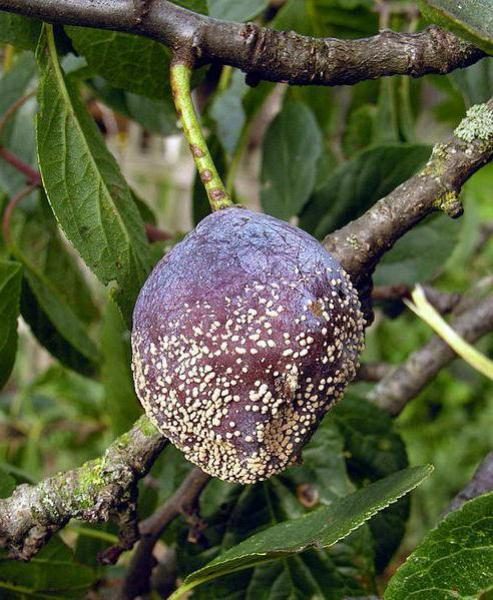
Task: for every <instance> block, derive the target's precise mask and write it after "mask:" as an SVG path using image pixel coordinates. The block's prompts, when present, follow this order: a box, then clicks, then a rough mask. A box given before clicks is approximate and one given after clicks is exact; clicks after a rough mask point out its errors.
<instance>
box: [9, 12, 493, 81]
mask: <svg viewBox="0 0 493 600" xmlns="http://www.w3.org/2000/svg"><path fill="white" fill-rule="evenodd" d="M0 10H5V11H10V12H14V13H18V14H22V15H26V16H29V17H35V18H38V19H41V20H44V21H49V22H52V23H57V24H61V25H67V24H68V25H81V26H87V27H96V28H101V29H113V30H116V31H123V32H127V33H135V34H139V35H143V36H146V37H149V38H152V39H155V40H157V41H159V42H162V43H163V44H165V45H166V46H168V47H170V48H171V49H172V50H174V51H175V52H177V51H178V52H179V51H183V50H185V49H187V50H189V49H193V50H194V52H195V55H196V58H197V59H199V61H200V62H201V63H207V62H215V61H217V62H220V63H222V64H227V65H231V66H233V67H237V68H239V69H242V70H243V71H245V72H246V73H249V74H251V75H252V76H253V77H254V78H255V79H265V80H268V81H282V82H286V83H290V84H296V85H351V84H354V83H357V82H358V81H362V80H366V79H376V78H378V77H382V76H386V75H411V76H412V77H421V76H422V75H426V74H427V73H449V72H450V71H453V70H454V69H457V68H461V67H466V66H468V65H471V64H473V63H475V62H477V61H478V60H480V59H481V58H482V57H484V56H485V53H484V52H483V51H482V50H480V49H478V48H476V47H475V46H473V45H472V44H470V43H468V42H465V41H463V40H461V39H459V38H457V37H456V36H455V35H454V34H452V33H450V32H448V31H445V30H443V29H440V28H439V27H434V26H432V27H429V28H427V29H426V30H424V31H423V32H421V33H416V34H404V33H395V32H392V31H387V30H385V31H382V32H381V33H379V34H378V35H375V36H374V37H371V38H366V39H360V40H338V39H334V38H321V39H316V38H312V37H308V36H303V35H299V34H297V33H294V32H283V31H275V30H272V29H268V28H264V27H259V26H257V25H255V24H253V23H246V24H240V23H231V22H229V21H221V20H218V19H211V18H210V17H206V16H203V15H199V14H196V13H193V12H190V11H188V10H186V9H184V8H182V7H180V6H177V5H176V4H173V3H172V2H168V1H166V0H145V1H144V0H141V1H140V2H136V1H135V0H99V1H98V2H87V1H86V0H37V1H36V2H32V0H0Z"/></svg>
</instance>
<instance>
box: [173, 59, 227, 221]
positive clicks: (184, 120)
mask: <svg viewBox="0 0 493 600" xmlns="http://www.w3.org/2000/svg"><path fill="white" fill-rule="evenodd" d="M191 75H192V68H191V67H190V66H189V65H188V64H186V63H183V62H179V61H176V62H173V63H172V65H171V69H170V78H171V91H172V93H173V100H174V102H175V107H176V112H177V114H178V117H179V118H180V120H181V124H182V127H183V132H184V134H185V137H186V138H187V141H188V144H189V146H190V150H191V152H192V156H193V159H194V161H195V165H196V166H197V170H198V172H199V175H200V179H201V180H202V183H203V184H204V187H205V191H206V192H207V197H208V198H209V203H210V205H211V208H212V210H221V209H222V208H227V207H229V206H233V202H232V201H231V198H230V196H229V194H228V192H227V191H226V188H225V187H224V184H223V182H222V180H221V178H220V177H219V173H218V172H217V169H216V166H215V165H214V161H213V160H212V156H211V154H210V152H209V148H208V147H207V142H206V141H205V138H204V134H203V133H202V128H201V126H200V122H199V119H198V117H197V113H196V112H195V108H194V106H193V102H192V94H191V90H190V78H191Z"/></svg>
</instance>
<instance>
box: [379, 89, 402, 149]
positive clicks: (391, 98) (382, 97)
mask: <svg viewBox="0 0 493 600" xmlns="http://www.w3.org/2000/svg"><path fill="white" fill-rule="evenodd" d="M397 83H398V80H397V79H393V78H392V77H383V78H382V79H381V80H380V82H379V87H380V93H379V95H378V102H377V106H376V113H375V121H374V127H373V143H374V144H390V143H394V142H399V137H400V136H399V120H398V115H397V99H396V84H397Z"/></svg>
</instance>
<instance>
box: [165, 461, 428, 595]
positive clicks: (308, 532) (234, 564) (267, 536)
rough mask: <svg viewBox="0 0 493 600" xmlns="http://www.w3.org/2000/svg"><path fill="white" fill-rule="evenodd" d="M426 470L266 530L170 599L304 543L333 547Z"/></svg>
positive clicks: (409, 472) (299, 548) (198, 574)
mask: <svg viewBox="0 0 493 600" xmlns="http://www.w3.org/2000/svg"><path fill="white" fill-rule="evenodd" d="M430 473H431V467H429V466H428V467H415V468H411V469H406V470H403V471H399V472H397V473H394V474H392V475H390V476H389V477H386V478H385V479H382V480H380V481H378V482H376V483H372V484H371V485H369V486H368V487H365V488H363V489H360V490H358V491H356V492H354V493H353V494H350V495H349V496H346V497H345V498H339V499H336V500H334V501H333V502H332V503H331V504H330V505H329V506H323V507H321V508H318V509H316V510H314V511H313V512H311V513H309V514H306V515H304V516H303V517H300V518H299V519H295V520H292V521H288V522H286V523H280V524H278V525H274V526H273V527H270V528H268V529H265V530H264V531H261V532H260V533H257V534H256V535H253V536H252V537H250V538H248V539H246V540H245V541H244V542H241V543H240V544H238V545H237V546H235V547H234V548H231V549H230V550H227V551H226V552H224V553H223V554H221V555H220V556H218V557H217V558H215V559H214V560H213V561H211V562H210V563H209V564H208V565H207V566H205V567H203V568H202V569H199V570H198V571H196V572H195V573H192V574H191V575H189V576H188V577H187V578H186V579H185V581H184V583H183V585H182V586H181V587H180V588H179V589H178V590H177V591H176V592H175V593H174V594H173V596H172V598H173V600H174V599H176V598H180V596H182V595H183V594H184V593H185V592H186V591H188V590H190V589H193V588H194V587H196V586H197V585H199V584H201V583H203V582H205V581H210V580H212V579H216V578H218V577H221V576H222V575H225V574H227V573H231V572H234V571H240V570H243V569H246V568H249V567H252V566H255V565H259V564H261V563H265V562H267V561H270V560H274V559H276V558H282V557H289V556H292V555H295V554H297V553H299V552H302V551H303V550H306V549H308V548H317V549H320V548H327V547H329V546H332V545H333V544H335V543H336V542H338V541H339V540H341V539H342V538H344V537H346V536H347V535H348V534H349V533H351V532H352V531H354V530H355V529H357V528H358V527H360V526H361V525H362V524H363V523H364V522H365V521H367V520H369V519H370V518H371V517H372V516H373V515H374V514H376V513H377V512H378V511H380V510H382V509H383V508H385V507H386V506H388V505H389V504H390V503H392V502H395V501H396V500H397V499H399V498H400V497H401V496H403V495H404V494H406V493H408V492H409V491H410V490H412V489H414V488H415V487H416V486H417V485H419V484H420V483H421V482H422V481H423V480H424V479H425V478H426V477H427V476H428V475H429V474H430Z"/></svg>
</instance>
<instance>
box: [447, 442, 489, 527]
mask: <svg viewBox="0 0 493 600" xmlns="http://www.w3.org/2000/svg"><path fill="white" fill-rule="evenodd" d="M491 491H493V452H490V453H488V454H487V455H486V457H485V459H484V460H483V462H482V463H481V464H480V465H479V467H478V468H477V469H476V472H475V473H474V475H473V477H472V479H471V481H470V482H469V483H468V484H467V485H466V487H465V488H464V489H463V490H461V491H460V492H459V493H458V494H457V496H455V498H454V499H453V500H452V502H451V503H450V504H449V506H448V507H447V509H446V510H445V513H444V515H446V514H448V513H449V512H452V511H454V510H458V509H459V508H460V507H461V506H462V505H463V504H464V502H467V501H468V500H472V499H473V498H476V497H477V496H481V495H482V494H486V493H487V492H491Z"/></svg>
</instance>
